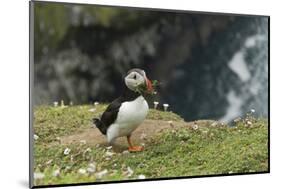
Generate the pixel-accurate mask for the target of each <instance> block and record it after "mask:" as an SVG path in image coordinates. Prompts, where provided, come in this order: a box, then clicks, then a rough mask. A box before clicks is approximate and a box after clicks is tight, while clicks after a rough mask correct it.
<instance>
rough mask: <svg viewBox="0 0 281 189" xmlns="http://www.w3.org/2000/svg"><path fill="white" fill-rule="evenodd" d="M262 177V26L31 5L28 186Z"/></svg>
mask: <svg viewBox="0 0 281 189" xmlns="http://www.w3.org/2000/svg"><path fill="white" fill-rule="evenodd" d="M268 172H269V17H268V16H261V15H238V14H237V15H236V14H227V13H205V12H193V11H180V10H159V9H149V8H136V7H135V8H133V7H118V6H103V5H91V4H72V3H56V2H44V1H31V2H30V186H31V187H44V186H67V185H78V184H98V183H110V182H130V181H146V180H159V179H172V178H192V177H203V176H221V175H224V176H226V175H237V174H253V173H268Z"/></svg>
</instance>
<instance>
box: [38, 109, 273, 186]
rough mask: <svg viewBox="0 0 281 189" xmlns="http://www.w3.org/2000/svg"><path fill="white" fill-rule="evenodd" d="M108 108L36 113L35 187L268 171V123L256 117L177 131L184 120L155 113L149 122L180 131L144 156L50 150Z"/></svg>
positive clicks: (62, 147) (87, 148)
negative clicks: (233, 123) (231, 124)
mask: <svg viewBox="0 0 281 189" xmlns="http://www.w3.org/2000/svg"><path fill="white" fill-rule="evenodd" d="M105 108H106V105H104V104H101V105H98V106H96V107H95V108H94V107H93V106H87V105H85V106H71V107H65V108H61V107H56V108H55V107H50V106H40V107H36V108H35V113H34V116H35V120H34V133H35V139H36V140H35V141H34V144H35V145H34V153H35V155H34V172H35V177H36V179H35V183H34V184H35V185H46V184H67V183H81V182H102V181H109V180H124V179H125V180H128V179H144V178H159V177H176V176H193V175H208V174H231V173H247V172H261V171H267V170H268V148H267V146H268V127H267V120H265V119H255V118H253V117H247V118H246V119H241V120H238V121H236V124H235V126H233V127H228V126H221V124H214V123H215V122H204V125H203V124H202V125H201V122H200V121H198V122H196V123H186V125H187V126H181V127H177V123H181V124H182V123H184V122H183V119H182V118H181V117H180V116H178V115H176V114H174V113H172V112H163V111H158V110H150V112H149V115H148V119H150V120H154V121H155V124H156V123H157V122H159V121H165V122H168V121H173V123H174V125H175V126H174V127H173V128H172V127H171V128H170V129H165V130H163V131H162V132H158V133H156V134H155V135H154V136H153V137H151V138H150V139H148V140H146V141H145V150H144V151H143V152H140V153H128V152H127V151H124V152H116V151H114V150H113V149H111V148H110V147H109V148H108V147H105V146H102V145H99V144H95V145H93V144H89V143H87V142H86V141H78V142H76V143H71V144H67V145H66V144H57V145H52V146H50V145H49V144H51V143H53V142H55V141H57V140H60V137H63V136H67V135H73V134H77V133H81V132H83V131H85V130H86V129H89V128H90V127H91V126H92V123H91V119H92V118H93V117H94V116H98V115H99V114H100V113H101V112H102V111H103V110H104V109H105ZM153 123H154V122H153ZM161 123H162V122H161ZM202 123H203V122H202ZM249 123H250V124H249ZM188 125H189V126H188ZM218 125H219V126H218Z"/></svg>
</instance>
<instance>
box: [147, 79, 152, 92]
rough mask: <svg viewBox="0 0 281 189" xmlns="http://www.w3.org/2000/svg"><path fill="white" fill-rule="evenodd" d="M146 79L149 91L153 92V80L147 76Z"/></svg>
mask: <svg viewBox="0 0 281 189" xmlns="http://www.w3.org/2000/svg"><path fill="white" fill-rule="evenodd" d="M145 81H146V89H147V92H153V86H152V83H151V81H150V80H149V79H148V78H147V77H145Z"/></svg>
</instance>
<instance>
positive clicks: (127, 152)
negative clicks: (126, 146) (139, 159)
mask: <svg viewBox="0 0 281 189" xmlns="http://www.w3.org/2000/svg"><path fill="white" fill-rule="evenodd" d="M129 153H130V152H129V151H128V150H124V151H123V152H122V154H129Z"/></svg>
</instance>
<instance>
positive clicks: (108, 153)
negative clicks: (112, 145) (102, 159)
mask: <svg viewBox="0 0 281 189" xmlns="http://www.w3.org/2000/svg"><path fill="white" fill-rule="evenodd" d="M114 154H115V153H113V152H108V151H107V152H105V156H106V157H112V156H113V155H114Z"/></svg>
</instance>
